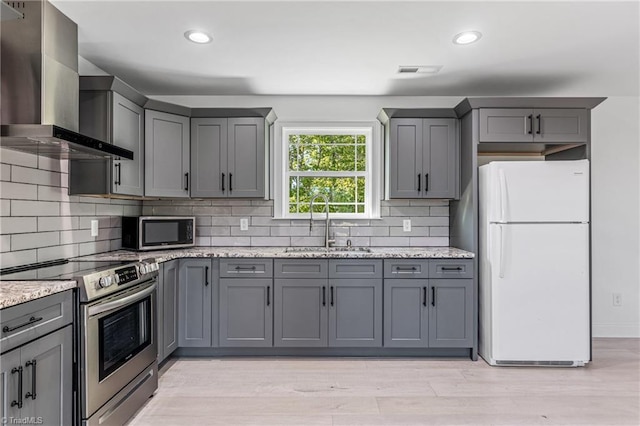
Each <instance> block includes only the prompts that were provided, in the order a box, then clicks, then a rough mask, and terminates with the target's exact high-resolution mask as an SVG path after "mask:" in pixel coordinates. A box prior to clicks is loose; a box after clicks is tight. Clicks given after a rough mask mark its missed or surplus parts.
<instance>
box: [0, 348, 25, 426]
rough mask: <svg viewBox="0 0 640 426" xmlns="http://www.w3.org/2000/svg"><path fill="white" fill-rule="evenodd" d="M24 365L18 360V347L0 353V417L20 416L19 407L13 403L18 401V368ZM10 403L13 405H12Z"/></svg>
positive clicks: (16, 417)
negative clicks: (0, 357)
mask: <svg viewBox="0 0 640 426" xmlns="http://www.w3.org/2000/svg"><path fill="white" fill-rule="evenodd" d="M20 367H22V369H23V371H22V372H23V374H24V366H22V364H21V362H20V349H14V350H12V351H10V352H7V353H4V354H2V362H1V363H0V419H9V418H11V417H12V418H14V419H18V418H21V416H20V409H19V408H18V407H17V406H16V405H15V404H16V403H18V401H19V399H20V396H19V395H18V385H19V374H18V368H20ZM12 403H14V405H13V406H12Z"/></svg>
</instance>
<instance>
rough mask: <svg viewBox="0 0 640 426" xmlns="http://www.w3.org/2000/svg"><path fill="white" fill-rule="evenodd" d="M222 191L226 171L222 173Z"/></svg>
mask: <svg viewBox="0 0 640 426" xmlns="http://www.w3.org/2000/svg"><path fill="white" fill-rule="evenodd" d="M222 192H224V173H223V174H222Z"/></svg>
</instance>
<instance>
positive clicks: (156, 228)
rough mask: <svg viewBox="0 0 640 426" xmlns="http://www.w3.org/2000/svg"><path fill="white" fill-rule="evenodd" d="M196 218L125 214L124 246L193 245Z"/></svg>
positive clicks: (159, 246)
mask: <svg viewBox="0 0 640 426" xmlns="http://www.w3.org/2000/svg"><path fill="white" fill-rule="evenodd" d="M195 229H196V218H195V217H193V216H189V217H185V216H123V217H122V248H124V249H130V250H158V249H167V248H179V247H193V246H194V245H195Z"/></svg>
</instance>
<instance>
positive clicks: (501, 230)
mask: <svg viewBox="0 0 640 426" xmlns="http://www.w3.org/2000/svg"><path fill="white" fill-rule="evenodd" d="M498 228H499V229H500V256H499V257H498V259H499V262H500V264H499V267H498V270H499V271H500V278H504V233H505V231H504V229H503V225H498Z"/></svg>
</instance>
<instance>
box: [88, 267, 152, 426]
mask: <svg viewBox="0 0 640 426" xmlns="http://www.w3.org/2000/svg"><path fill="white" fill-rule="evenodd" d="M157 277H158V264H157V263H156V262H155V260H146V261H142V262H135V263H127V264H117V265H112V264H110V265H109V266H104V267H102V268H96V266H92V267H91V269H89V270H86V271H84V272H82V271H79V272H78V273H76V279H77V280H78V288H79V301H80V304H79V306H80V308H79V311H78V365H79V372H78V395H79V398H78V402H79V417H80V418H81V423H82V424H83V425H111V424H113V425H116V424H117V425H121V424H124V423H125V422H126V421H127V420H128V419H129V418H130V417H131V416H132V415H133V414H134V413H135V412H136V411H137V410H138V409H139V408H140V407H141V406H142V404H144V402H145V401H146V400H147V398H149V396H151V395H152V394H153V392H155V390H156V389H157V387H158V364H157V353H158V348H157V340H156V338H157V336H156V285H157Z"/></svg>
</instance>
